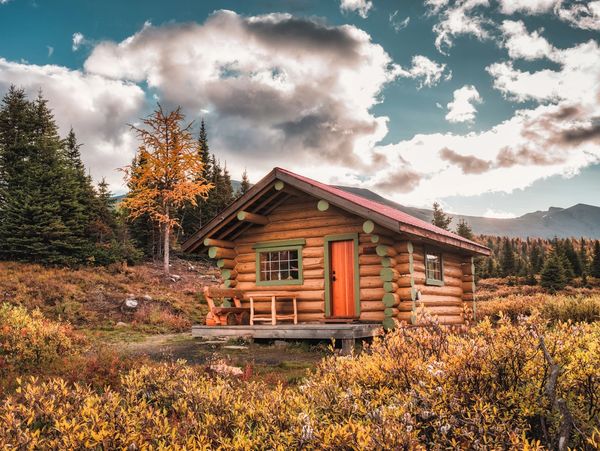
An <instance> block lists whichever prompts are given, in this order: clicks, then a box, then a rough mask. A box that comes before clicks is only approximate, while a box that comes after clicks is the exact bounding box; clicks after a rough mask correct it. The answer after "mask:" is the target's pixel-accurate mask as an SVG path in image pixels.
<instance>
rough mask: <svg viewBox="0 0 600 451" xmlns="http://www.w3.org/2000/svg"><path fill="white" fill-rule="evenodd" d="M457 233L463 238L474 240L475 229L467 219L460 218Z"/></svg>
mask: <svg viewBox="0 0 600 451" xmlns="http://www.w3.org/2000/svg"><path fill="white" fill-rule="evenodd" d="M456 233H457V234H458V235H460V236H462V237H463V238H466V239H468V240H473V230H472V229H471V226H470V225H469V223H468V222H467V221H465V220H464V219H462V218H461V219H459V220H458V225H457V226H456Z"/></svg>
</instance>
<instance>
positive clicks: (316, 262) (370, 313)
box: [211, 196, 398, 322]
mask: <svg viewBox="0 0 600 451" xmlns="http://www.w3.org/2000/svg"><path fill="white" fill-rule="evenodd" d="M318 205H319V204H318V200H317V199H311V198H309V197H308V196H307V197H306V198H304V199H300V198H298V197H295V198H292V199H290V200H288V201H287V202H285V203H284V204H282V205H280V206H278V207H277V209H276V210H275V211H274V212H272V213H271V214H270V215H269V216H268V219H269V221H268V223H267V224H265V225H254V226H252V227H251V228H250V229H248V230H247V231H246V232H245V233H243V234H242V235H240V236H239V237H238V238H237V239H236V240H235V246H234V248H233V249H231V250H230V251H233V252H234V253H235V259H232V258H231V257H232V254H231V253H228V252H225V254H227V257H230V258H229V259H227V258H224V256H225V255H224V254H223V253H222V252H219V253H218V254H219V255H220V256H223V257H222V258H223V262H222V269H223V270H226V271H223V274H224V275H226V276H227V279H226V281H229V283H230V284H231V283H233V284H235V287H236V288H237V289H240V290H242V291H245V292H247V293H249V294H250V293H252V292H257V291H289V292H297V293H298V319H299V321H303V322H310V321H320V320H323V319H324V318H325V258H324V237H325V236H326V235H338V234H344V233H359V275H360V299H361V309H360V317H359V319H360V320H361V321H377V322H380V321H383V320H384V319H385V315H386V313H385V312H386V311H387V312H388V314H391V315H396V314H397V313H398V310H397V309H396V308H395V307H394V306H392V307H391V308H387V310H386V306H385V305H384V304H383V302H382V297H383V295H384V294H386V291H385V290H384V282H383V280H382V279H381V277H380V272H381V270H382V268H383V266H382V264H381V263H382V262H381V260H382V259H381V257H380V256H378V255H377V252H376V247H377V244H374V243H373V242H372V241H371V235H369V234H365V233H363V232H362V224H363V220H362V219H361V218H358V217H356V216H354V215H350V214H348V213H346V212H344V211H343V210H340V209H338V208H336V207H334V206H332V205H327V208H325V206H324V204H322V203H321V204H320V205H321V208H318ZM298 238H302V239H304V240H306V244H305V245H304V246H303V250H302V268H303V271H302V275H303V279H304V281H303V284H302V285H276V286H261V285H256V250H255V249H254V248H253V245H254V244H255V243H260V242H265V241H279V240H290V239H298ZM211 244H214V243H211ZM388 288H389V287H388ZM393 288H394V289H395V288H396V287H395V285H394V286H393ZM242 302H243V304H244V306H245V307H247V306H248V305H249V300H248V299H245V300H243V301H242ZM290 305H291V303H289V302H278V303H277V310H278V312H280V311H282V312H287V311H289V310H290ZM255 308H256V310H257V311H258V312H262V313H264V312H269V311H270V308H271V303H270V301H268V300H258V301H255Z"/></svg>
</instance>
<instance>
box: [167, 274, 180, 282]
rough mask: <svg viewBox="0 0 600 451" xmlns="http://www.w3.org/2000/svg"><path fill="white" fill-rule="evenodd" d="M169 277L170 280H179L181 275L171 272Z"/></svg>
mask: <svg viewBox="0 0 600 451" xmlns="http://www.w3.org/2000/svg"><path fill="white" fill-rule="evenodd" d="M169 279H170V280H171V282H179V281H180V280H181V276H178V275H177V274H171V276H169Z"/></svg>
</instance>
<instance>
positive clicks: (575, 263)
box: [562, 238, 582, 276]
mask: <svg viewBox="0 0 600 451" xmlns="http://www.w3.org/2000/svg"><path fill="white" fill-rule="evenodd" d="M562 250H563V254H564V256H565V258H566V259H567V261H568V262H569V264H570V265H571V268H572V271H573V276H581V273H582V269H581V260H580V259H579V255H578V254H577V252H576V251H575V248H574V247H573V243H572V242H571V240H570V239H568V238H567V239H566V240H564V244H563V246H562Z"/></svg>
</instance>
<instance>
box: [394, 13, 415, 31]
mask: <svg viewBox="0 0 600 451" xmlns="http://www.w3.org/2000/svg"><path fill="white" fill-rule="evenodd" d="M398 12H399V11H398V10H396V11H394V12H393V13H392V14H390V17H389V21H390V24H391V25H392V28H393V29H394V31H395V32H396V33H398V32H399V31H400V30H403V29H405V28H406V27H408V24H409V22H410V16H406V17H405V18H404V19H402V20H400V19H399V18H398Z"/></svg>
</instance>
